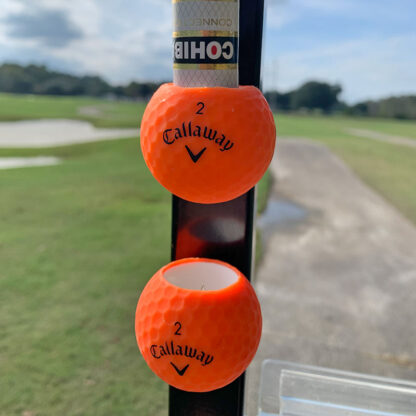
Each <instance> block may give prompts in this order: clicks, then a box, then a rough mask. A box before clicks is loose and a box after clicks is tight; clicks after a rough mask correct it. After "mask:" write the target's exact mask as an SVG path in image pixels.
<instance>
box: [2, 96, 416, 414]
mask: <svg viewBox="0 0 416 416" xmlns="http://www.w3.org/2000/svg"><path fill="white" fill-rule="evenodd" d="M85 107H89V108H91V107H93V108H94V109H97V111H95V110H94V111H95V115H94V116H91V115H89V116H85V115H82V114H81V113H80V108H85ZM143 108H144V106H143V104H141V103H134V102H130V103H129V102H122V103H119V102H115V101H103V100H95V99H84V98H53V97H30V96H26V97H25V96H23V97H17V96H10V95H4V94H3V95H0V120H17V119H23V118H42V117H45V118H51V117H60V118H81V119H89V120H92V121H93V122H94V124H96V125H98V126H125V127H135V126H137V124H138V122H139V120H140V116H141V113H142V111H143ZM94 111H93V113H94ZM277 120H278V135H279V136H300V137H309V138H311V139H313V140H318V141H320V142H323V143H324V144H326V145H327V146H329V147H330V148H331V149H332V150H333V151H334V152H336V153H337V154H338V155H339V156H341V157H342V158H343V159H344V160H345V161H346V162H347V163H348V164H349V165H350V166H351V167H352V169H354V170H355V171H356V172H357V173H358V174H359V175H360V176H361V177H362V178H363V179H364V181H366V182H367V183H368V184H369V185H370V186H372V187H373V188H375V189H377V190H378V191H379V192H380V193H381V194H382V195H383V196H384V197H385V198H386V199H388V200H390V201H391V202H392V203H393V204H395V205H396V206H397V207H398V208H399V209H400V210H402V212H403V213H405V214H406V215H407V216H408V217H409V218H410V219H412V220H413V221H414V222H415V223H416V162H415V161H416V149H414V148H408V147H404V146H398V145H392V144H387V143H381V142H377V141H374V140H368V139H362V138H356V137H352V136H350V135H349V134H347V133H346V132H345V130H346V129H347V128H363V129H364V128H365V129H369V130H374V131H380V132H384V133H387V134H399V132H400V134H402V135H404V136H407V137H414V138H416V124H415V123H407V122H397V121H384V120H369V119H349V118H327V117H298V116H288V115H279V116H278V117H277ZM138 147H139V145H138V138H132V139H126V140H120V141H109V142H101V143H91V144H84V145H77V146H67V147H59V148H55V149H53V148H52V149H0V156H20V155H21V156H33V155H53V156H58V157H61V158H63V163H62V164H61V165H58V166H51V167H40V168H28V169H11V170H0V229H1V232H0V265H1V267H0V334H1V337H0V416H10V415H13V416H22V415H36V416H40V415H45V416H52V415H53V416H54V415H65V416H72V415H74V416H75V415H94V416H95V415H120V416H122V415H130V414H136V415H143V416H146V415H152V416H154V415H156V416H157V415H166V414H167V410H166V409H167V388H166V386H165V385H164V384H163V383H162V382H161V381H159V380H158V379H157V377H155V376H153V375H152V373H151V372H150V370H148V368H147V366H146V364H145V363H144V361H143V359H142V358H141V356H140V354H139V351H138V349H137V346H136V342H135V338H134V328H133V322H134V311H135V307H136V303H137V299H138V297H139V294H140V290H141V289H142V288H143V286H144V285H145V283H146V281H147V280H148V279H149V278H150V276H151V275H152V274H153V273H154V272H155V271H156V270H157V269H158V268H159V267H161V266H162V265H163V264H165V263H167V262H168V261H169V253H170V194H168V192H166V191H165V190H164V189H163V188H162V187H161V186H160V185H159V184H158V183H157V182H156V181H155V180H154V179H153V178H152V176H151V174H150V173H149V172H148V170H147V168H146V167H145V165H144V162H143V159H142V158H141V156H140V152H139V149H138ZM269 181H270V178H269V177H266V179H265V180H264V181H263V182H262V184H261V185H260V186H259V194H260V195H259V205H262V206H264V202H265V195H266V193H267V188H268V186H267V184H268V182H269ZM340 192H342V190H340ZM25 412H26V413H25Z"/></svg>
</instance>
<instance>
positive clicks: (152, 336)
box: [135, 258, 262, 392]
mask: <svg viewBox="0 0 416 416" xmlns="http://www.w3.org/2000/svg"><path fill="white" fill-rule="evenodd" d="M261 327H262V318H261V310H260V305H259V302H258V300H257V297H256V294H255V292H254V290H253V288H252V286H251V285H250V282H249V281H248V280H247V279H246V278H245V277H244V276H243V274H242V273H241V272H240V271H238V270H237V269H236V268H235V267H233V266H231V265H229V264H227V263H224V262H221V261H218V260H209V259H200V258H187V259H182V260H178V261H174V262H172V263H170V264H168V265H167V266H165V267H163V268H162V269H160V270H159V271H158V272H157V273H156V274H155V275H154V276H153V277H152V278H151V279H150V281H149V282H148V283H147V285H146V287H145V288H144V290H143V292H142V294H141V296H140V299H139V302H138V304H137V309H136V322H135V330H136V338H137V343H138V346H139V349H140V351H141V353H142V355H143V357H144V359H145V360H146V362H147V364H148V365H149V367H150V368H151V369H152V370H153V372H155V373H156V374H157V375H158V376H159V377H160V378H161V379H162V380H164V381H165V382H166V383H168V384H170V385H172V386H174V387H176V388H178V389H181V390H186V391H193V392H205V391H211V390H215V389H218V388H220V387H223V386H225V385H227V384H229V383H231V382H232V381H234V380H235V379H236V378H237V377H238V376H240V375H241V374H242V373H243V372H244V370H245V369H246V368H247V366H248V365H249V363H250V362H251V360H252V359H253V357H254V354H255V353H256V350H257V347H258V344H259V341H260V335H261Z"/></svg>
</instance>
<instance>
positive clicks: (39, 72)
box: [0, 63, 416, 120]
mask: <svg viewBox="0 0 416 416" xmlns="http://www.w3.org/2000/svg"><path fill="white" fill-rule="evenodd" d="M159 85H160V83H155V82H135V81H133V82H130V83H129V84H127V85H119V86H113V85H110V84H109V83H108V82H106V81H105V80H103V79H102V78H100V77H99V76H75V75H70V74H65V73H62V72H56V71H51V70H49V69H48V68H47V67H46V66H43V65H27V66H22V65H18V64H14V63H5V64H3V65H0V92H8V93H15V94H43V95H86V96H92V97H105V96H107V97H108V96H112V97H116V98H129V99H142V100H147V99H149V98H150V97H151V96H152V94H153V93H154V92H155V91H156V89H157V88H158V87H159ZM341 92H342V87H341V86H340V85H338V84H335V85H331V84H328V83H325V82H318V81H309V82H306V83H305V84H303V85H301V86H300V87H299V88H297V89H294V90H292V91H289V92H286V93H280V92H278V91H268V92H266V93H265V97H266V99H267V100H268V102H269V104H270V106H271V107H272V109H273V110H278V111H285V112H286V111H287V112H289V111H290V112H314V113H315V112H323V113H326V114H331V113H338V114H346V115H353V116H370V117H389V118H399V119H413V120H416V96H412V95H408V96H400V97H389V98H385V99H381V100H377V101H363V102H360V103H357V104H354V105H347V104H346V103H344V102H342V101H341V100H340V99H339V95H340V94H341Z"/></svg>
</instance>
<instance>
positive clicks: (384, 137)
mask: <svg viewBox="0 0 416 416" xmlns="http://www.w3.org/2000/svg"><path fill="white" fill-rule="evenodd" d="M346 132H347V133H349V134H352V135H353V136H356V137H364V138H365V139H373V140H378V141H379V142H385V143H391V144H400V145H402V146H408V147H416V139H412V138H410V137H403V136H393V135H391V134H384V133H379V132H377V131H372V130H364V129H347V130H346Z"/></svg>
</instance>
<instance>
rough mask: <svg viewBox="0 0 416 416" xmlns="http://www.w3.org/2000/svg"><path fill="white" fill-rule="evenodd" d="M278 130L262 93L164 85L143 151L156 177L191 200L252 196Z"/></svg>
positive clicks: (146, 127) (148, 113)
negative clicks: (248, 194) (252, 189)
mask: <svg viewBox="0 0 416 416" xmlns="http://www.w3.org/2000/svg"><path fill="white" fill-rule="evenodd" d="M275 141H276V129H275V124H274V119H273V115H272V113H271V111H270V108H269V106H268V104H267V101H266V99H265V98H264V97H263V95H262V93H261V92H260V90H258V89H257V88H255V87H253V86H241V87H239V88H223V87H215V88H205V87H199V88H184V87H179V86H176V85H174V84H164V85H162V86H161V87H160V88H159V89H158V90H157V91H156V93H155V94H154V95H153V97H152V99H151V100H150V102H149V104H148V106H147V108H146V110H145V112H144V115H143V119H142V125H141V148H142V152H143V156H144V159H145V161H146V164H147V166H148V167H149V169H150V171H151V172H152V174H153V175H154V177H155V178H156V179H157V180H158V181H159V182H160V183H161V184H162V185H163V186H164V187H165V188H166V189H168V190H169V191H170V192H172V193H173V194H175V195H177V196H179V197H181V198H183V199H185V200H188V201H192V202H197V203H217V202H225V201H229V200H231V199H234V198H237V197H238V196H240V195H242V194H244V193H245V192H247V191H248V190H249V189H250V188H252V187H253V186H254V185H255V184H256V183H257V182H258V181H259V180H260V179H261V177H262V176H263V174H264V172H265V171H266V169H267V167H268V166H269V164H270V161H271V159H272V157H273V152H274V146H275Z"/></svg>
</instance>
